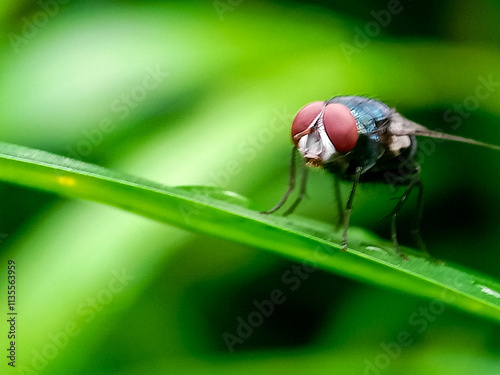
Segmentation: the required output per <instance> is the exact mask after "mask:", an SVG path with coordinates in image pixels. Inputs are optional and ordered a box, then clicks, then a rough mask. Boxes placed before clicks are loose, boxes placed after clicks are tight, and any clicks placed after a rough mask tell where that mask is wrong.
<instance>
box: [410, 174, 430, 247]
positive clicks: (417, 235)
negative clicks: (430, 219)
mask: <svg viewBox="0 0 500 375" xmlns="http://www.w3.org/2000/svg"><path fill="white" fill-rule="evenodd" d="M417 186H418V199H417V217H416V218H415V224H414V227H413V230H412V234H413V238H415V241H416V242H417V245H418V247H419V248H420V251H422V252H423V253H424V254H426V255H428V256H429V253H428V252H427V249H426V246H425V242H424V240H423V239H422V236H421V234H420V224H421V223H422V214H423V211H424V210H423V208H424V205H423V203H424V202H423V195H424V185H423V184H422V181H421V180H420V179H418V182H417Z"/></svg>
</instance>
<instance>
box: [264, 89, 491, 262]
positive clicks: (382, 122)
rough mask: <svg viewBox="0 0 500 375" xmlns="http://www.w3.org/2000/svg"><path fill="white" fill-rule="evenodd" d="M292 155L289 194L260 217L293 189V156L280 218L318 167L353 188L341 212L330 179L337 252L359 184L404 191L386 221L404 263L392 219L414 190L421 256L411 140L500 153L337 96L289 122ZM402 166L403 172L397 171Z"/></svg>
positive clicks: (365, 101) (379, 106)
mask: <svg viewBox="0 0 500 375" xmlns="http://www.w3.org/2000/svg"><path fill="white" fill-rule="evenodd" d="M291 135H292V141H293V147H292V155H291V162H290V178H289V184H288V189H287V191H286V192H285V195H284V196H283V198H282V199H281V200H280V201H279V203H278V204H277V205H276V206H275V207H274V208H272V209H270V210H268V211H263V213H265V214H271V213H273V212H275V211H277V210H278V209H279V208H281V207H282V206H283V205H284V204H285V202H286V201H287V199H288V197H289V195H290V194H291V193H292V191H293V190H294V189H295V183H296V160H295V159H296V153H297V151H299V152H300V153H301V154H302V156H303V157H304V159H305V164H304V168H303V172H302V178H301V181H300V187H299V195H298V197H297V199H296V200H295V201H294V202H293V204H292V205H291V206H290V207H289V208H288V209H287V210H286V211H285V212H284V216H286V215H288V214H290V213H292V212H293V211H294V210H295V208H296V207H297V206H298V204H299V203H300V202H301V200H302V199H303V198H304V196H305V193H306V183H307V170H308V169H307V167H320V168H324V169H326V170H327V171H328V172H330V173H332V174H333V175H335V176H337V177H338V178H339V179H341V180H344V181H350V182H352V189H351V193H350V195H349V198H348V200H347V204H346V206H345V209H344V208H343V207H341V205H340V188H339V184H338V179H335V192H336V198H337V204H338V210H339V222H340V223H341V224H342V223H343V227H344V232H343V236H342V250H346V249H347V231H348V228H349V219H350V215H351V209H352V202H353V199H354V195H355V192H356V187H357V185H358V184H359V183H360V182H380V183H385V184H388V185H396V186H405V187H406V189H405V191H404V193H403V195H402V196H401V197H400V198H399V201H398V203H397V204H396V206H395V207H394V209H393V211H392V212H391V213H390V214H389V215H388V216H390V217H391V238H392V242H393V244H394V248H395V249H396V252H397V253H398V254H399V255H400V256H401V257H403V258H405V257H404V255H403V254H402V252H401V249H400V247H399V242H398V239H397V228H396V219H397V215H398V213H399V211H400V210H401V208H402V206H403V204H404V202H405V201H406V199H407V198H408V195H409V194H410V192H411V191H412V190H413V189H414V188H418V198H417V215H416V221H415V226H414V229H413V231H412V233H413V235H414V237H415V239H416V241H417V243H418V245H419V246H420V248H421V249H422V250H423V251H424V252H426V251H425V245H424V242H423V241H422V238H421V236H420V222H421V219H422V208H423V205H422V197H423V184H422V180H421V179H420V166H419V165H418V163H417V162H416V154H417V139H416V136H423V137H431V138H439V139H445V140H450V141H458V142H464V143H469V144H473V145H478V146H484V147H488V148H491V149H495V150H500V147H499V146H495V145H490V144H487V143H483V142H479V141H475V140H473V139H468V138H463V137H459V136H455V135H450V134H445V133H440V132H437V131H433V130H430V129H427V128H426V127H425V126H422V125H419V124H417V123H415V122H413V121H410V120H408V119H406V118H405V117H403V116H402V115H401V114H399V113H398V112H396V110H395V109H393V108H390V107H389V106H387V105H386V104H384V103H382V102H380V101H378V100H375V99H369V98H366V97H362V96H337V97H333V98H332V99H330V100H328V101H317V102H313V103H309V104H307V105H306V106H304V107H303V108H302V109H301V110H300V111H299V112H298V113H297V115H296V116H295V118H294V120H293V122H292V134H291ZM401 165H404V168H401Z"/></svg>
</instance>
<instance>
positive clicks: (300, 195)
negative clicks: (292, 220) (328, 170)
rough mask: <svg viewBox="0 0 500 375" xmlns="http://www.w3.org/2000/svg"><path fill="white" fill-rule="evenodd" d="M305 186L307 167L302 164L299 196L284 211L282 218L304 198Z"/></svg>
mask: <svg viewBox="0 0 500 375" xmlns="http://www.w3.org/2000/svg"><path fill="white" fill-rule="evenodd" d="M306 186H307V166H306V165H305V164H303V167H302V178H301V179H300V188H299V196H298V197H297V199H295V201H294V202H293V204H292V205H291V206H290V207H289V208H288V210H286V211H285V212H284V213H283V216H287V215H290V214H291V213H292V212H293V211H294V210H295V209H296V208H297V206H298V205H299V203H300V202H301V201H302V199H304V197H305V196H306Z"/></svg>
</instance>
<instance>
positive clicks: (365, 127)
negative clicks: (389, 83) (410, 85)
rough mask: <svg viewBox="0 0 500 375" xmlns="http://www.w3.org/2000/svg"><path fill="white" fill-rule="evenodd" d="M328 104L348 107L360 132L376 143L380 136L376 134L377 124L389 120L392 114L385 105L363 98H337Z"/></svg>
mask: <svg viewBox="0 0 500 375" xmlns="http://www.w3.org/2000/svg"><path fill="white" fill-rule="evenodd" d="M328 103H340V104H343V105H345V106H346V107H348V108H349V109H350V110H351V113H352V114H353V116H354V117H355V118H356V123H357V126H358V130H359V132H360V133H361V134H365V135H367V136H368V137H369V138H371V139H373V140H376V141H378V140H379V136H378V135H377V134H374V133H375V130H376V129H377V125H376V122H379V121H383V120H385V119H387V118H388V116H389V115H390V113H391V109H390V108H389V107H388V106H387V105H385V104H384V103H382V102H379V101H378V100H375V99H369V98H365V97H363V96H336V97H334V98H332V99H330V100H328Z"/></svg>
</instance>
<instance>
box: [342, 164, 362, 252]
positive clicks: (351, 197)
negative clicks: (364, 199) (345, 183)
mask: <svg viewBox="0 0 500 375" xmlns="http://www.w3.org/2000/svg"><path fill="white" fill-rule="evenodd" d="M362 170H363V168H361V167H357V168H356V173H355V174H354V181H353V184H352V189H351V194H350V195H349V200H348V201H347V206H346V209H345V214H344V234H343V236H342V250H343V251H345V250H347V230H348V229H349V219H350V218H351V209H352V201H353V200H354V194H355V192H356V186H358V183H359V177H360V176H361V171H362Z"/></svg>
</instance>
